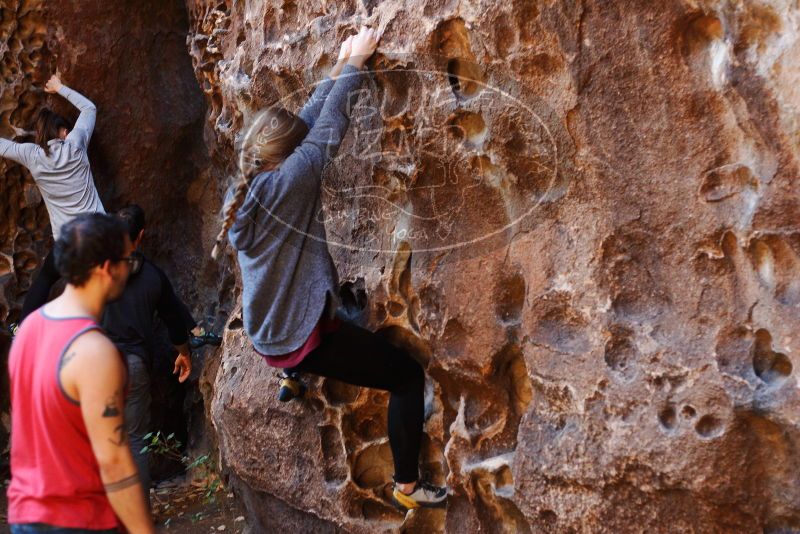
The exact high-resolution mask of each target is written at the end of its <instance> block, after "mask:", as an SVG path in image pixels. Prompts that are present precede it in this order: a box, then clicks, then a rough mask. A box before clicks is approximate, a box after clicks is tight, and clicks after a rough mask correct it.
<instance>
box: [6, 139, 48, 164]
mask: <svg viewBox="0 0 800 534" xmlns="http://www.w3.org/2000/svg"><path fill="white" fill-rule="evenodd" d="M37 148H39V145H36V144H34V143H15V142H14V141H9V140H8V139H2V138H0V158H7V159H10V160H12V161H16V162H17V163H19V164H20V165H24V166H25V167H27V168H28V169H32V168H33V166H34V165H35V163H36V149H37Z"/></svg>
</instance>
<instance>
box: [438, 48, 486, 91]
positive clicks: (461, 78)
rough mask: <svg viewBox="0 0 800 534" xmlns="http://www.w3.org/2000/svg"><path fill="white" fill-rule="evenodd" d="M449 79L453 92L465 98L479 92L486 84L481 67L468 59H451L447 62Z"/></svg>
mask: <svg viewBox="0 0 800 534" xmlns="http://www.w3.org/2000/svg"><path fill="white" fill-rule="evenodd" d="M447 79H448V80H449V81H450V87H452V89H453V92H454V93H455V94H456V95H458V96H462V97H465V98H470V97H473V96H475V95H476V94H478V93H479V92H480V90H481V87H482V86H483V85H485V84H486V79H485V78H484V76H483V72H482V71H481V68H480V67H479V66H478V65H476V64H475V63H473V62H471V61H469V60H466V59H457V58H454V59H451V60H450V61H448V62H447Z"/></svg>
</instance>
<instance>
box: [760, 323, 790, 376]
mask: <svg viewBox="0 0 800 534" xmlns="http://www.w3.org/2000/svg"><path fill="white" fill-rule="evenodd" d="M753 370H754V371H755V373H756V376H758V378H760V379H761V380H763V381H764V382H766V383H768V384H772V383H776V382H780V381H783V380H784V379H786V377H788V376H789V375H790V374H791V373H792V362H791V360H789V357H788V356H786V355H785V354H783V353H780V352H775V351H774V350H773V349H772V336H771V335H770V333H769V332H768V331H767V330H764V329H763V328H762V329H761V330H759V331H757V332H756V342H755V344H754V345H753Z"/></svg>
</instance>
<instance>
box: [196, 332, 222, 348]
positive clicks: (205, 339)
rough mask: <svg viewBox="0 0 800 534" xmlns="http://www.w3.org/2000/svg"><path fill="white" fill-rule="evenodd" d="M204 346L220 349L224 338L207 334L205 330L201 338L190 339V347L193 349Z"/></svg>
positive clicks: (210, 333)
mask: <svg viewBox="0 0 800 534" xmlns="http://www.w3.org/2000/svg"><path fill="white" fill-rule="evenodd" d="M203 345H212V346H214V347H219V346H220V345H222V338H221V337H220V336H218V335H217V334H214V333H212V332H206V331H205V330H204V331H203V333H202V334H200V335H199V336H191V337H189V346H191V347H192V348H193V349H199V348H200V347H202V346H203Z"/></svg>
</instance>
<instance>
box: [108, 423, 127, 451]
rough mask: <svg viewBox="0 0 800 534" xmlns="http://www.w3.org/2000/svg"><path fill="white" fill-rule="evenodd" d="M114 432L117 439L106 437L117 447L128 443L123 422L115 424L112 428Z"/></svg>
mask: <svg viewBox="0 0 800 534" xmlns="http://www.w3.org/2000/svg"><path fill="white" fill-rule="evenodd" d="M114 434H117V436H118V437H117V439H113V438H108V441H110V442H111V443H113V444H114V445H116V446H117V447H122V446H123V445H127V444H128V431H127V430H125V423H122V424H121V425H117V427H116V428H115V429H114Z"/></svg>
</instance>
